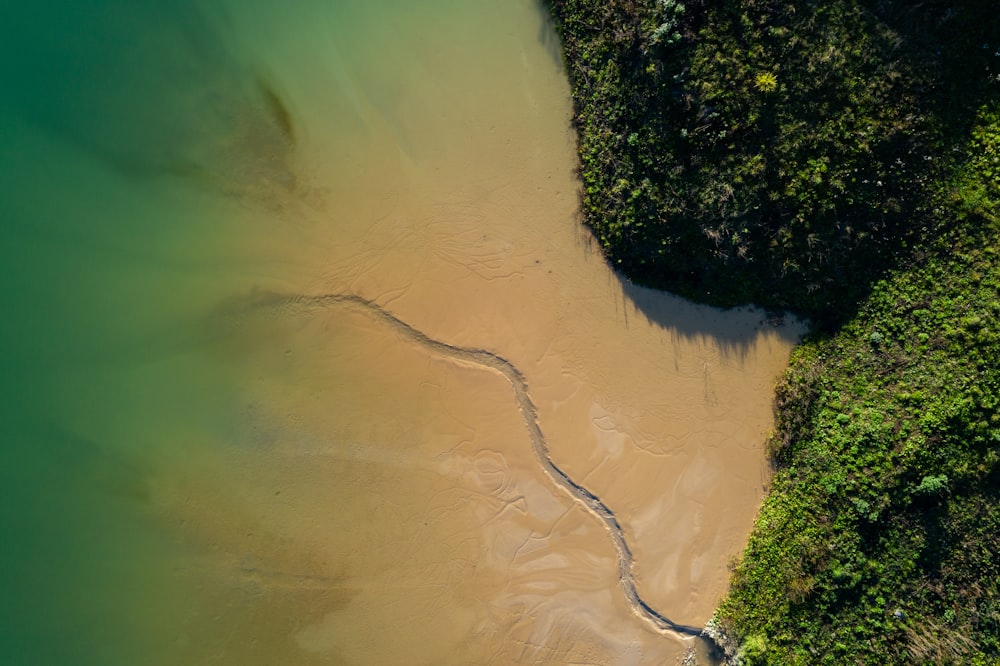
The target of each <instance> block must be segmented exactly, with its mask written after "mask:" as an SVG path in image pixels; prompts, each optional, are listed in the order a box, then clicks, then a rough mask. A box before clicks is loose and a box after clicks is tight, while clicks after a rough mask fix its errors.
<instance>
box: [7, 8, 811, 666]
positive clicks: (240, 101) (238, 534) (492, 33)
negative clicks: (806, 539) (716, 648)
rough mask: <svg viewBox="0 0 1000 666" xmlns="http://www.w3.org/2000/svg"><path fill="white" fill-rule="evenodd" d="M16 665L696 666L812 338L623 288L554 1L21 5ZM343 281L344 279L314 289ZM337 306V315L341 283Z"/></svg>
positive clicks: (12, 587)
mask: <svg viewBox="0 0 1000 666" xmlns="http://www.w3.org/2000/svg"><path fill="white" fill-rule="evenodd" d="M0 25H3V28H0V29H2V30H4V31H5V33H6V34H5V35H4V39H3V40H0V42H2V44H0V63H2V64H0V67H2V68H3V69H2V70H0V71H2V73H3V77H4V78H3V80H4V85H5V87H6V88H7V91H8V94H7V95H5V98H4V99H5V101H4V102H3V103H2V107H0V151H2V155H3V157H2V160H0V169H2V170H3V177H2V178H0V216H2V218H0V219H2V224H3V227H4V235H5V238H6V240H5V242H4V243H3V244H2V245H0V274H2V275H3V279H4V287H5V288H4V289H3V299H4V301H3V306H4V312H5V317H4V325H3V328H2V331H0V335H2V342H3V344H2V347H0V371H2V376H3V377H4V383H3V392H4V401H3V412H2V413H3V419H2V423H3V428H4V445H3V447H2V450H0V455H2V456H3V461H2V463H3V464H2V466H0V470H2V471H0V475H2V478H0V484H2V487H3V500H4V507H5V509H4V511H3V513H2V514H0V521H2V523H0V525H2V528H3V530H4V533H5V534H7V535H11V538H5V539H4V545H3V546H2V547H0V558H2V560H3V563H4V566H3V567H0V582H2V584H3V586H4V589H5V590H6V593H5V598H4V601H3V602H2V604H0V612H2V618H0V626H3V627H4V628H5V629H4V632H3V637H2V638H0V656H3V660H4V661H5V662H7V663H33V664H44V663H53V664H57V663H59V664H61V663H77V664H89V663H93V664H118V663H121V664H134V663H144V664H156V663H163V664H175V663H241V664H255V663H261V664H263V663H301V664H306V663H323V664H329V663H347V664H353V663H406V664H420V663H426V664H431V663H433V664H438V663H491V662H492V663H498V664H499V663H521V662H531V663H567V662H569V661H575V662H581V663H601V664H611V663H616V664H639V663H671V661H672V660H674V659H676V658H677V657H679V656H680V655H681V654H682V653H683V652H684V650H685V649H686V648H687V647H688V646H689V645H690V644H691V642H692V640H693V639H690V638H684V637H682V636H678V635H677V634H675V633H672V632H669V631H663V630H661V629H659V628H657V627H656V626H655V624H654V623H653V622H650V621H649V620H648V618H643V617H642V616H641V615H640V614H638V613H636V610H635V606H634V604H631V603H630V602H629V600H628V598H627V595H626V594H625V591H623V589H622V585H621V576H620V570H619V560H620V553H619V551H618V549H616V546H615V543H614V541H613V539H612V535H611V533H610V532H609V529H608V527H607V526H606V524H605V523H604V522H602V520H601V519H600V518H599V516H598V515H596V513H595V511H594V510H593V507H590V508H588V506H587V505H586V503H585V502H581V501H580V498H579V497H576V496H574V495H573V494H572V493H571V492H568V491H567V489H566V488H565V487H563V486H560V484H559V483H558V482H557V481H556V480H554V479H553V476H552V474H551V473H549V472H547V471H546V469H545V467H544V465H543V464H542V461H540V459H539V457H538V452H537V450H536V448H535V447H534V446H533V439H532V437H533V436H532V434H531V432H530V428H528V427H526V421H525V417H524V413H523V409H522V406H520V403H519V394H518V390H519V389H518V387H517V386H518V385H517V383H516V382H514V381H512V380H511V379H510V377H507V376H505V375H504V374H503V373H502V372H498V371H497V370H496V368H493V369H491V368H490V367H488V366H487V365H484V364H482V363H477V362H476V361H475V359H472V360H469V359H465V360H463V358H461V357H460V355H459V356H456V355H454V354H450V353H448V352H447V349H445V348H444V347H441V348H438V347H434V346H433V345H431V344H428V343H426V342H422V341H421V339H420V338H419V337H416V336H414V335H410V334H409V333H408V332H407V331H406V330H405V329H401V328H400V327H396V326H394V325H392V323H391V321H390V320H387V319H386V318H384V317H380V316H379V315H378V312H377V311H375V310H373V309H370V308H369V309H366V308H364V307H356V304H355V306H352V305H351V304H350V303H344V302H338V301H329V300H328V301H323V300H322V298H321V297H323V296H324V295H330V294H354V295H357V296H360V297H362V298H364V299H367V300H368V301H370V302H371V303H373V304H375V305H376V306H377V308H378V310H379V311H382V312H386V313H389V314H390V315H391V317H394V318H398V320H399V321H401V322H405V324H406V325H407V326H408V327H412V329H411V330H412V331H415V332H419V334H420V335H423V336H426V340H431V341H437V342H440V343H442V344H443V345H446V346H448V347H449V348H457V349H461V348H465V349H479V350H484V351H485V352H488V353H489V354H490V355H492V356H495V357H499V358H501V359H503V360H504V361H505V362H507V363H509V365H510V366H511V367H512V368H516V370H517V371H518V372H519V373H520V376H521V377H523V381H524V384H525V385H526V387H527V393H526V394H527V395H529V396H530V401H531V403H532V404H533V406H534V407H535V409H536V415H535V419H536V424H537V427H538V429H539V431H540V433H541V437H543V438H544V443H545V446H546V447H547V449H548V454H549V455H550V457H551V460H552V462H553V463H554V464H555V465H557V466H558V468H559V469H560V470H562V471H563V472H565V474H566V475H567V476H568V477H569V478H570V479H572V481H573V482H574V483H576V484H579V485H581V486H582V487H584V488H586V490H587V491H589V492H591V493H593V494H594V495H595V496H596V497H598V498H600V502H601V503H603V505H604V506H606V507H607V508H608V509H609V510H610V511H611V512H613V513H614V517H615V519H616V520H617V522H618V524H619V525H620V528H621V532H622V535H623V536H624V539H625V542H626V543H627V545H628V548H629V549H630V550H631V553H632V555H633V558H634V562H633V566H632V577H633V579H634V584H635V589H636V591H637V592H638V594H639V595H641V597H642V599H644V600H645V601H646V602H647V603H648V604H649V605H650V606H651V607H652V608H654V609H655V610H656V611H658V612H660V613H662V614H664V615H666V616H667V617H669V618H670V619H671V620H674V621H676V622H679V623H683V624H691V625H700V624H702V623H704V622H705V620H707V619H708V617H709V616H710V614H711V612H712V610H713V608H714V606H715V604H716V603H717V602H718V600H719V599H720V598H721V595H722V594H723V592H724V590H725V586H726V584H727V576H728V574H727V571H726V564H727V562H728V560H729V559H730V558H731V557H732V556H734V555H736V554H737V553H738V552H739V551H740V549H741V547H742V544H743V542H744V540H745V538H746V535H747V533H748V531H749V529H750V525H751V522H752V519H753V515H754V513H755V511H756V507H757V506H758V504H759V501H760V498H761V496H762V493H763V487H764V486H765V485H766V482H767V469H766V464H765V457H764V452H763V450H762V443H763V440H764V437H765V434H766V431H767V429H768V428H769V427H770V402H771V389H772V385H773V381H774V379H775V377H776V376H777V374H778V372H780V369H781V368H782V367H783V366H784V364H785V363H786V361H787V357H788V354H789V351H790V347H791V345H792V344H793V343H794V341H795V340H796V339H797V336H798V335H799V334H800V333H801V330H802V329H801V327H800V326H799V325H798V324H796V323H795V322H792V321H789V322H787V323H785V324H783V325H775V322H768V321H766V320H765V317H764V315H763V314H762V313H760V312H758V311H752V310H743V311H735V312H727V313H720V312H717V311H715V310H711V309H708V308H702V307H697V306H693V305H691V304H688V303H686V302H684V301H682V300H680V299H677V298H674V297H672V296H669V295H666V294H661V293H655V292H651V291H649V290H645V289H641V288H637V287H634V286H632V285H629V284H627V283H623V282H621V281H620V280H619V279H618V278H617V277H616V276H615V275H614V274H613V273H612V272H611V271H609V270H608V268H607V267H606V266H605V264H604V263H603V260H602V259H601V258H600V256H599V253H598V252H597V250H596V248H595V246H594V245H593V243H592V241H591V240H590V238H589V236H588V235H587V234H586V233H585V232H584V231H583V230H582V229H581V227H580V226H579V223H578V211H577V207H576V204H577V182H576V180H575V178H574V173H573V170H574V167H575V158H574V150H573V136H572V134H571V131H570V128H569V114H570V108H569V100H568V89H567V85H566V82H565V81H564V79H563V75H562V72H561V69H560V66H559V60H558V49H557V45H556V44H555V42H554V37H553V36H552V33H551V31H550V29H549V28H548V26H547V25H546V24H545V22H544V21H543V18H542V13H541V12H540V10H539V9H538V7H536V6H535V5H534V4H533V3H532V2H530V1H528V0H519V1H515V2H510V1H509V0H508V1H502V0H465V1H463V2H457V1H446V0H435V1H433V2H426V3H420V5H419V6H416V5H414V4H413V3H403V2H401V1H399V0H381V1H373V0H366V1H365V2H361V1H357V2H344V1H339V2H337V3H329V2H319V1H318V0H317V1H311V0H295V2H291V3H283V4H281V5H280V6H279V5H277V4H276V3H269V2H264V1H263V0H256V1H249V2H247V1H242V2H239V3H237V2H235V1H232V2H221V1H220V2H205V3H183V2H176V1H172V2H168V1H167V0H157V1H154V2H148V3H142V4H141V5H139V6H134V3H125V2H110V1H108V0H103V1H102V2H90V3H83V2H76V3H65V2H58V3H57V2H48V3H40V4H35V5H32V6H31V7H30V8H27V6H24V7H13V6H12V7H5V8H3V9H0ZM317 297H319V300H317ZM320 302H321V303H322V304H321V305H317V303H320Z"/></svg>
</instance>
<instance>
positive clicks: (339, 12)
mask: <svg viewBox="0 0 1000 666" xmlns="http://www.w3.org/2000/svg"><path fill="white" fill-rule="evenodd" d="M498 6H499V4H498V3H491V2H481V3H454V2H446V1H443V0H442V1H441V2H429V3H428V2H422V3H412V2H404V1H403V0H382V1H371V0H364V1H360V0H359V1H347V0H338V1H337V2H333V3H330V2H318V1H315V2H314V1H311V0H296V1H295V2H292V3H274V2H264V1H258V2H240V3H235V2H234V3H229V4H227V3H225V2H210V1H206V2H183V1H179V0H150V1H148V2H131V1H125V0H93V1H83V0H77V1H52V0H42V1H40V2H35V3H5V4H4V5H3V6H2V7H0V81H2V86H3V91H4V92H3V94H2V96H0V224H2V227H3V229H2V231H3V238H4V240H3V242H2V243H0V279H2V291H0V293H2V299H3V301H2V308H3V325H2V328H0V377H2V393H3V400H2V403H0V404H2V408H0V414H2V419H0V424H2V429H3V440H2V446H0V456H2V461H0V498H2V505H3V510H2V513H0V530H2V534H3V538H2V539H0V544H2V545H0V589H2V590H3V595H2V597H0V662H2V663H5V664H32V665H36V664H38V665H43V664H81V665H85V664H101V665H109V664H110V665H113V664H155V663H164V664H173V663H191V662H192V660H194V662H195V663H205V662H219V663H236V662H237V661H240V662H241V663H246V659H247V658H251V660H257V661H260V662H261V663H277V661H275V660H276V659H277V660H278V661H280V660H282V659H284V658H285V656H287V655H288V654H295V650H294V649H293V648H294V646H292V647H289V644H287V639H285V638H272V639H270V640H269V639H268V637H267V636H266V635H265V634H266V633H267V631H268V630H269V628H267V627H264V625H266V624H267V622H268V620H267V617H271V616H264V615H261V613H263V611H256V610H254V611H252V612H251V611H246V610H245V609H242V608H240V604H241V603H250V604H251V605H252V604H263V603H264V602H261V600H260V594H259V591H258V590H256V588H254V586H255V585H256V583H253V582H251V583H246V584H244V583H242V582H238V583H232V584H230V583H228V582H227V583H225V584H223V583H219V585H218V586H217V587H216V586H215V585H214V582H213V581H212V580H211V577H212V576H213V574H212V572H213V571H216V570H225V571H230V570H232V571H236V574H238V575H237V578H238V577H239V575H244V574H246V572H247V571H255V570H254V569H253V567H252V566H251V565H248V564H239V565H237V566H233V567H229V569H226V568H225V567H221V565H219V564H218V562H219V561H222V560H221V559H220V558H221V557H222V556H217V555H216V553H219V552H221V553H223V555H224V556H226V557H228V556H229V554H231V553H236V556H238V555H239V547H236V546H233V543H234V541H233V539H234V538H235V537H232V536H231V534H230V533H231V532H232V531H233V530H234V529H235V528H233V527H232V526H233V525H234V524H239V518H238V517H234V516H237V514H239V511H236V510H234V511H231V512H230V513H229V514H227V513H226V512H225V510H223V509H219V510H218V514H219V516H222V517H221V518H219V517H213V516H215V514H213V513H212V509H213V507H211V506H210V505H211V503H212V501H213V498H214V497H216V496H218V497H229V496H227V495H226V492H225V491H223V490H213V489H212V487H211V485H210V484H206V483H205V482H204V478H206V477H212V475H216V478H219V477H218V474H219V472H220V470H226V469H227V465H230V464H231V460H232V457H233V455H234V454H233V451H234V449H240V447H243V446H244V445H245V444H246V442H247V437H246V433H247V431H248V428H249V427H248V426H247V421H248V416H247V415H248V409H249V407H248V400H247V393H248V391H249V389H248V386H249V385H250V383H251V380H250V379H248V378H250V377H252V378H253V380H252V381H265V380H267V379H268V378H267V377H266V375H267V373H268V372H269V370H268V369H267V368H260V367H257V366H255V365H254V361H253V360H252V359H254V358H256V359H257V360H258V361H259V358H260V355H259V354H257V356H255V355H254V354H255V353H256V352H255V350H260V349H266V348H269V346H271V345H273V344H276V343H275V342H274V341H275V338H274V337H273V336H274V322H273V321H272V322H268V321H263V322H262V321H260V320H254V319H253V318H250V319H246V320H240V319H239V318H237V319H236V320H235V321H232V320H230V318H227V317H226V316H225V315H224V314H220V312H223V313H224V312H226V311H227V307H228V305H227V304H232V303H237V304H238V303H240V302H241V299H246V297H247V294H249V293H252V291H253V290H254V289H257V288H277V289H282V290H291V291H295V290H296V289H299V290H301V289H302V288H303V285H310V284H314V283H316V282H317V281H322V282H323V283H324V284H326V283H328V282H330V281H331V280H333V279H334V278H336V277H337V276H339V275H340V274H341V273H344V274H346V275H350V274H351V271H355V268H356V267H355V268H351V267H346V268H345V267H344V262H343V261H341V259H342V257H340V256H339V255H338V251H340V243H339V240H338V239H339V238H341V237H345V238H346V237H347V236H348V235H350V234H353V235H354V236H358V235H363V234H364V233H365V232H366V225H368V224H370V221H371V220H379V219H382V218H384V217H385V214H386V211H388V210H390V209H391V207H392V206H393V205H394V204H393V203H392V202H393V201H394V200H395V197H396V196H397V193H398V191H399V190H401V189H404V190H405V189H410V188H411V186H410V185H408V184H407V182H406V179H405V178H403V177H402V176H401V173H400V170H401V169H403V168H404V167H401V166H400V164H405V165H408V166H406V167H405V168H408V169H411V171H412V170H413V169H414V168H416V167H417V166H419V165H420V164H421V163H423V162H427V161H428V160H433V159H436V158H437V157H439V156H440V155H441V154H442V153H443V152H446V151H447V150H449V149H457V148H456V147H459V148H461V149H462V150H465V149H466V147H464V146H459V144H461V143H463V142H464V140H463V139H461V138H457V139H456V138H455V137H451V138H448V137H446V136H442V135H441V134H440V130H441V129H442V128H447V127H449V126H450V124H451V123H452V122H453V120H454V117H455V116H456V115H459V114H461V113H463V112H464V111H468V109H463V108H461V107H460V106H454V105H453V106H452V107H450V108H448V109H445V110H442V111H439V110H438V109H436V108H435V106H436V100H437V99H438V97H439V96H440V97H441V98H442V99H444V97H445V94H447V95H448V96H450V99H452V100H453V102H454V100H458V103H459V104H463V103H466V104H470V105H471V102H468V100H471V99H474V98H475V97H476V95H475V94H472V95H471V96H467V95H465V93H462V92H461V91H455V90H446V89H445V88H446V87H447V86H448V82H447V80H446V79H440V80H439V79H437V78H436V68H438V67H439V66H440V67H441V68H442V69H446V68H447V61H448V60H449V58H451V56H449V55H448V54H447V53H443V52H441V49H440V48H439V45H438V44H437V43H436V41H435V40H436V39H438V38H440V39H442V40H447V41H448V42H449V43H450V45H451V48H452V49H453V50H454V49H456V48H457V49H458V50H459V52H461V53H464V54H469V53H475V52H476V51H477V49H479V48H481V46H482V40H481V36H480V35H481V34H482V33H490V31H493V30H494V29H495V28H497V24H496V23H495V22H494V15H495V14H497V7H498ZM525 7H526V9H525V8H522V10H519V12H520V13H521V14H524V15H525V16H527V17H529V23H528V25H532V24H537V23H538V18H537V9H536V8H534V7H531V6H529V4H528V3H526V4H525ZM504 25H505V27H503V28H502V29H501V30H499V31H498V32H497V33H496V35H495V37H496V40H503V39H509V36H508V35H509V33H510V30H511V26H510V25H509V24H504ZM531 30H537V28H536V27H532V28H530V29H529V33H528V37H527V39H528V40H533V39H535V38H536V36H537V35H536V34H534V33H532V32H530V31H531ZM518 39H520V37H519V38H518ZM495 51H496V50H495V49H494V54H493V56H491V57H492V60H490V59H489V58H488V59H487V61H488V62H487V64H488V66H492V65H495V64H496V62H497V56H496V53H495ZM548 64H549V66H551V63H548ZM517 65H518V66H522V65H521V63H519V62H518V63H517ZM475 68H476V66H475V65H473V66H472V69H475ZM490 76H491V75H490V73H489V72H484V74H483V80H484V83H488V82H489V80H490ZM422 77H423V78H422ZM424 79H426V80H424ZM425 84H426V87H427V89H428V91H429V92H427V93H426V94H424V95H422V96H421V95H414V94H413V91H414V90H419V89H421V88H422V87H423V86H424V85H425ZM439 93H440V95H439ZM460 93H461V94H460ZM483 94H484V95H485V97H484V99H486V100H487V103H489V100H491V99H492V97H491V95H493V96H496V97H497V98H498V99H499V97H502V96H504V95H505V94H506V93H504V92H503V91H499V92H496V91H494V92H484V93H483ZM462 100H466V101H465V102H463V101H462ZM414 104H416V106H414ZM470 108H471V106H470ZM561 112H562V109H560V110H559V113H561ZM478 113H479V112H478V111H475V112H471V113H470V115H472V116H476V115H477V114H478ZM435 132H438V134H435ZM442 142H443V143H444V144H447V143H448V142H451V143H452V144H454V145H452V146H450V147H449V146H443V144H442ZM397 156H401V157H397ZM415 165H416V166H415ZM373 173H374V174H375V177H374V178H373V177H372V174H373ZM359 174H361V175H359ZM355 245H357V243H355ZM406 252H409V249H406ZM351 253H352V256H353V255H354V254H356V252H354V251H353V250H352V251H351ZM374 256H376V255H373V257H374ZM373 260H377V258H376V259H373ZM355 272H357V271H355ZM331 276H333V277H331ZM334 281H335V280H334ZM237 309H238V308H237ZM265 319H266V318H265ZM420 362H422V361H420ZM331 381H333V382H334V383H336V378H334V379H333V380H331ZM277 383H278V384H279V385H280V381H279V382H277ZM358 418H359V420H360V421H361V422H362V423H363V422H364V420H365V417H364V416H363V415H362V416H360V417H358ZM387 418H389V420H392V417H387ZM273 427H281V426H273ZM395 427H396V428H397V429H399V428H403V426H395ZM265 439H266V438H265ZM220 460H221V461H223V462H220ZM227 461H228V462H227ZM192 478H195V479H201V480H200V481H198V482H192V485H193V486H196V490H195V491H191V492H190V498H191V499H188V495H186V494H185V493H186V492H187V491H186V490H184V488H185V486H184V483H186V482H187V481H185V480H186V479H187V480H189V479H192ZM199 483H200V484H201V485H198V484H199ZM222 485H223V482H222V481H220V482H219V486H220V487H222ZM178 488H181V490H178ZM178 498H180V499H178ZM229 500H232V498H231V497H229ZM220 501H221V500H220ZM189 505H191V506H193V507H194V508H191V506H189ZM192 516H193V518H192ZM206 516H208V517H206ZM213 520H217V521H218V524H217V525H216V524H214V523H213V522H212V521H213ZM191 524H195V527H191V528H190V529H188V526H189V525H191ZM390 525H391V523H387V525H386V527H384V528H382V529H384V531H386V532H387V533H388V532H391V530H392V528H391V527H390ZM247 534H249V532H247ZM219 535H223V536H219ZM226 535H229V536H226ZM226 539H229V541H228V542H227V541H226ZM345 539H346V537H345ZM220 544H221V545H220ZM212 558H215V559H212ZM291 559H293V558H291V557H287V558H286V560H282V562H283V564H287V560H291ZM206 561H207V562H210V564H208V565H205V564H203V563H204V562H206ZM213 567H216V568H215V569H213ZM220 567H221V568H220ZM246 575H249V574H246ZM281 575H284V574H281ZM240 580H242V579H240ZM279 583H280V576H279ZM240 586H242V587H240ZM251 588H253V589H251ZM234 590H235V592H234ZM323 594H325V595H326V596H325V597H324V599H322V600H321V601H323V602H324V603H326V604H327V606H329V607H331V608H335V607H337V606H338V604H341V603H342V602H340V601H338V600H337V599H339V597H337V594H332V593H330V594H328V593H327V592H324V593H323ZM331 594H332V596H331ZM248 600H249V601H248ZM327 606H320V607H317V609H316V610H317V611H318V610H323V611H324V612H325V609H326V608H327ZM254 608H256V606H254ZM279 611H280V608H277V607H275V608H274V609H272V611H271V612H272V613H274V614H278V613H279ZM253 613H256V615H253ZM258 615H260V617H264V618H265V619H264V620H261V619H259V618H258V617H257V616H258ZM320 617H322V615H321V616H320ZM357 617H358V619H356V620H354V621H353V622H355V623H357V622H360V623H361V624H362V626H364V624H365V622H366V620H365V619H364V618H365V616H364V615H363V614H361V615H358V616H357ZM229 618H232V619H229ZM255 618H257V619H255ZM289 622H292V620H289ZM294 622H299V620H294ZM271 624H272V625H273V622H272V623H271ZM261 627H264V628H263V629H262V628H261ZM271 628H273V627H271ZM292 629H294V627H287V628H286V627H282V628H281V631H285V632H286V633H290V632H291V631H292ZM257 632H260V633H259V634H258V633H257ZM275 635H276V636H277V635H278V634H277V631H276V633H275ZM258 640H259V641H260V643H259V644H260V645H268V646H269V647H268V648H267V649H268V650H270V651H267V650H265V651H261V650H259V649H257V648H255V647H254V645H256V644H258ZM352 640H354V639H352ZM362 640H363V642H364V643H372V641H373V637H367V636H366V637H363V639H362ZM283 641H285V642H283ZM400 649H401V650H402V653H405V652H406V647H405V646H401V647H400ZM435 649H438V648H435ZM241 655H242V656H241ZM251 655H252V657H248V656H251ZM276 655H277V656H276ZM282 655H284V656H282ZM299 658H301V659H303V660H305V659H306V658H305V656H303V655H302V654H299ZM329 659H330V657H329V656H327V657H325V658H324V659H323V660H324V661H325V662H326V663H328V662H329ZM334 661H336V660H334ZM301 663H304V661H303V662H301Z"/></svg>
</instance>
